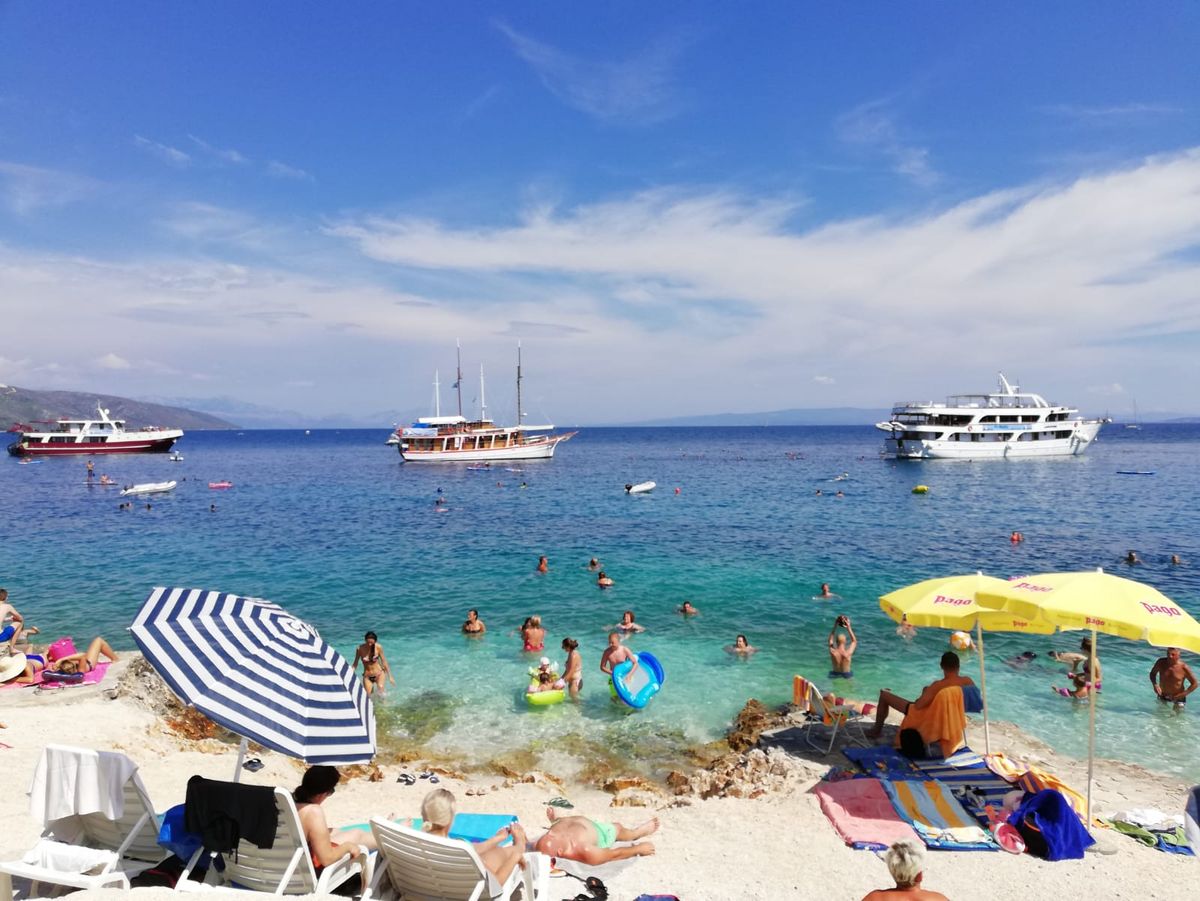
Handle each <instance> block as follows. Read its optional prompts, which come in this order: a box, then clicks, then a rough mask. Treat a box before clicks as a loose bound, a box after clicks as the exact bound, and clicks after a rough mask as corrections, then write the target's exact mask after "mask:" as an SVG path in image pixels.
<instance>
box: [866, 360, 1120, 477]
mask: <svg viewBox="0 0 1200 901" xmlns="http://www.w3.org/2000/svg"><path fill="white" fill-rule="evenodd" d="M1078 414H1079V411H1078V410H1076V409H1075V408H1073V407H1067V406H1063V405H1061V404H1051V403H1048V402H1047V401H1046V399H1045V398H1043V397H1042V396H1041V395H1040V394H1028V393H1025V392H1023V391H1021V389H1020V388H1019V387H1018V386H1016V385H1011V384H1009V382H1008V379H1006V378H1005V377H1004V373H1000V388H999V390H998V391H996V392H994V393H992V394H955V395H951V396H950V397H947V398H946V402H945V403H944V404H939V403H934V402H933V401H920V402H901V403H897V404H896V405H895V406H894V407H893V408H892V418H891V419H890V420H889V421H887V422H879V423H876V424H875V428H877V429H880V430H882V431H884V432H887V433H888V436H887V438H885V439H884V450H885V453H886V454H887V455H888V456H892V457H896V458H897V459H908V460H932V459H949V460H983V459H993V458H1003V459H1008V458H1012V457H1058V456H1070V455H1074V454H1082V453H1083V452H1084V451H1085V450H1087V447H1088V445H1089V444H1091V443H1092V441H1094V440H1095V438H1096V435H1097V434H1098V433H1099V432H1100V426H1101V425H1103V421H1102V420H1099V419H1082V418H1080V417H1079V415H1078Z"/></svg>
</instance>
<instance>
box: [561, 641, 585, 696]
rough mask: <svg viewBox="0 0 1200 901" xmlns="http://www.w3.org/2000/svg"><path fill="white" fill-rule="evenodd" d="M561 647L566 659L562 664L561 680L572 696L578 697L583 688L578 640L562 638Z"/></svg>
mask: <svg viewBox="0 0 1200 901" xmlns="http://www.w3.org/2000/svg"><path fill="white" fill-rule="evenodd" d="M562 649H563V650H564V651H566V652H567V661H566V663H565V664H563V675H562V680H563V682H564V683H566V686H567V690H568V691H569V692H570V693H571V697H572V698H578V697H579V692H580V691H581V690H582V689H583V657H582V655H581V654H580V653H579V642H577V641H576V640H575V639H574V638H564V639H563V640H562Z"/></svg>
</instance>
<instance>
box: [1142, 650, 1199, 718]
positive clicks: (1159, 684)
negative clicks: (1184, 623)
mask: <svg viewBox="0 0 1200 901" xmlns="http://www.w3.org/2000/svg"><path fill="white" fill-rule="evenodd" d="M1184 683H1187V686H1186V687H1185V686H1184ZM1150 684H1151V685H1152V686H1154V693H1155V694H1156V695H1158V699H1159V700H1160V701H1162V702H1163V703H1164V704H1174V705H1175V709H1176V710H1180V709H1182V708H1183V705H1184V704H1186V703H1187V696H1188V695H1190V694H1191V693H1192V692H1193V691H1195V690H1196V674H1195V673H1193V672H1192V668H1191V667H1190V666H1188V665H1187V664H1186V663H1184V662H1183V661H1182V660H1181V659H1179V648H1167V656H1166V657H1159V658H1158V660H1156V661H1155V662H1154V666H1153V668H1151V670H1150Z"/></svg>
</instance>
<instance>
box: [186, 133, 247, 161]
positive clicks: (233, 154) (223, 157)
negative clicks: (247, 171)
mask: <svg viewBox="0 0 1200 901" xmlns="http://www.w3.org/2000/svg"><path fill="white" fill-rule="evenodd" d="M188 140H189V141H191V142H192V143H193V144H195V145H196V146H197V147H199V148H200V149H201V150H202V151H204V153H206V154H207V155H208V156H210V157H212V158H213V159H215V160H217V161H219V162H222V163H230V164H232V165H235V166H244V165H246V164H247V163H249V162H250V159H249V158H248V157H246V156H244V155H243V154H242V153H240V152H239V151H237V150H234V149H233V148H232V147H230V148H226V149H223V148H221V147H214V146H213V145H212V144H210V143H208V142H207V141H205V140H203V139H201V138H198V137H196V136H195V135H188Z"/></svg>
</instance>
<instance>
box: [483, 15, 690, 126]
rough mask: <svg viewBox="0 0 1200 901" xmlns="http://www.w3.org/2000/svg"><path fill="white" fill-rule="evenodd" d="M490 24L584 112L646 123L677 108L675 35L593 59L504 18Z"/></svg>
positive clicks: (609, 119) (560, 94) (559, 93)
mask: <svg viewBox="0 0 1200 901" xmlns="http://www.w3.org/2000/svg"><path fill="white" fill-rule="evenodd" d="M494 24H495V26H496V28H497V29H498V30H499V31H500V32H501V33H502V34H503V35H504V36H505V37H506V38H508V40H509V42H510V43H511V44H512V47H513V50H514V51H516V54H517V56H519V57H521V59H523V60H524V61H525V62H526V63H528V64H529V65H530V67H532V69H533V70H534V72H535V73H537V76H538V78H539V79H541V82H542V84H543V85H544V86H545V87H546V89H547V90H548V91H550V93H552V94H553V95H554V96H555V97H557V98H558V99H559V100H561V101H562V102H563V103H565V104H567V105H568V106H570V107H573V108H575V109H577V110H580V111H581V112H584V113H587V114H588V115H589V116H592V117H594V118H596V119H600V120H601V121H604V122H629V123H638V124H646V123H653V122H660V121H662V120H664V119H667V118H670V117H671V116H673V115H675V113H676V112H678V110H679V102H678V100H677V97H676V90H675V69H676V66H677V64H678V62H679V58H680V56H681V55H682V53H683V49H684V45H683V42H682V41H680V40H678V39H674V38H672V39H665V40H661V41H659V42H658V43H657V44H654V45H652V46H650V47H649V48H647V49H646V50H644V51H643V52H641V53H640V54H637V55H635V56H632V57H630V58H629V59H625V60H617V61H609V60H601V61H593V60H585V59H582V58H581V57H577V56H573V55H571V54H569V53H567V52H565V51H563V50H560V49H558V48H557V47H552V46H551V45H549V44H546V43H543V42H541V41H538V40H535V39H534V38H531V37H528V36H527V35H524V34H521V33H520V32H519V31H517V30H516V29H515V28H512V27H511V26H509V25H508V24H506V23H504V22H499V21H497V22H495V23H494Z"/></svg>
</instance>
